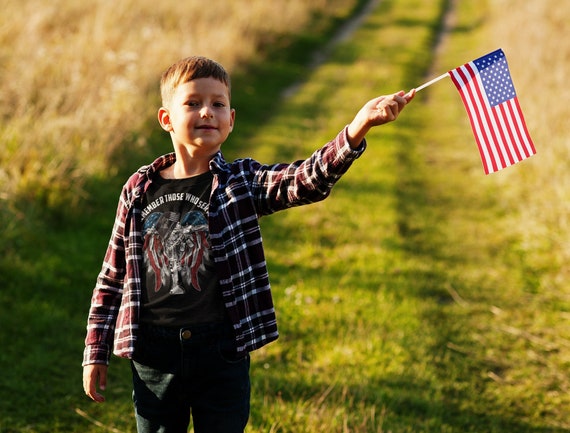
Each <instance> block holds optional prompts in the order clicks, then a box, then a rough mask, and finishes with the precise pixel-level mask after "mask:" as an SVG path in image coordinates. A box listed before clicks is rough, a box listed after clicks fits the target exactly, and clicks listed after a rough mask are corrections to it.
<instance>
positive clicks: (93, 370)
mask: <svg viewBox="0 0 570 433" xmlns="http://www.w3.org/2000/svg"><path fill="white" fill-rule="evenodd" d="M97 385H99V389H100V390H101V391H105V388H106V387H107V366H106V365H103V364H90V365H86V366H85V367H83V389H84V391H85V394H87V396H89V398H91V400H93V401H96V402H97V403H103V402H104V401H105V396H103V395H102V394H99V393H98V392H97Z"/></svg>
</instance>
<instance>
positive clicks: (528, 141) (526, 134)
mask: <svg viewBox="0 0 570 433" xmlns="http://www.w3.org/2000/svg"><path fill="white" fill-rule="evenodd" d="M513 102H514V104H515V108H516V110H517V114H518V119H519V120H520V124H521V126H522V129H523V132H524V134H523V137H524V140H523V142H524V143H526V144H527V145H528V151H529V155H528V156H531V155H534V154H535V153H536V149H535V148H534V143H533V142H532V139H531V138H530V134H529V132H528V129H527V127H526V122H525V120H524V116H523V114H522V110H521V106H520V104H519V99H518V98H514V101H513Z"/></svg>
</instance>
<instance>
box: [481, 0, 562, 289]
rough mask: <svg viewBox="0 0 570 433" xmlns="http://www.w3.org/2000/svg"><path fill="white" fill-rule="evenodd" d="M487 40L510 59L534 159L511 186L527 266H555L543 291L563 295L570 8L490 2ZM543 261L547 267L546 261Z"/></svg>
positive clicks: (551, 1)
mask: <svg viewBox="0 0 570 433" xmlns="http://www.w3.org/2000/svg"><path fill="white" fill-rule="evenodd" d="M490 7H491V10H492V22H491V26H490V29H491V34H490V36H491V40H492V41H493V42H496V43H497V44H498V45H500V46H501V47H502V48H503V49H504V50H505V53H506V55H507V59H508V61H509V64H510V65H511V69H513V70H516V76H514V77H513V79H514V81H515V87H516V89H517V93H518V94H519V99H520V100H521V105H522V108H523V111H524V114H525V118H526V120H527V124H528V127H529V130H530V133H531V136H532V137H533V139H534V141H535V145H536V148H537V155H536V156H534V157H533V158H531V159H530V160H529V161H528V162H525V163H524V164H525V166H524V167H521V168H520V169H521V172H522V171H524V173H525V178H524V183H522V184H519V185H512V182H511V181H512V179H513V176H514V173H512V172H510V171H509V170H505V172H504V173H505V175H504V176H501V177H502V178H503V179H504V181H505V183H507V184H511V185H509V188H506V190H507V191H511V192H512V197H511V200H512V203H511V205H512V206H513V207H516V208H518V209H520V213H521V216H522V218H521V222H520V225H519V230H520V231H521V233H522V236H523V239H524V245H523V247H524V249H525V251H526V253H527V254H529V262H530V263H532V266H534V267H536V269H539V270H540V269H553V270H554V272H551V273H550V275H552V277H551V279H549V280H547V281H545V282H544V284H545V287H544V288H545V289H558V291H559V292H562V291H564V292H566V294H565V296H566V299H567V300H568V299H570V298H568V296H570V292H568V280H569V279H570V267H569V266H568V265H567V264H568V263H569V262H570V171H569V170H568V163H569V160H570V123H569V122H568V119H570V104H569V103H568V101H570V86H569V85H568V82H567V79H568V67H569V66H570V41H569V40H568V38H567V37H566V30H567V23H568V20H569V19H570V3H569V2H559V1H555V0H544V1H540V2H538V1H523V2H521V1H517V0H493V1H492V2H490ZM545 261H546V262H545Z"/></svg>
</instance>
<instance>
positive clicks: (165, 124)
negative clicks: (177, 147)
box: [158, 107, 172, 132]
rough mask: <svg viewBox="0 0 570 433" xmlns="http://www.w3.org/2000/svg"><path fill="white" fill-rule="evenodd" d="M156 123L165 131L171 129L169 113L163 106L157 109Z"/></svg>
mask: <svg viewBox="0 0 570 433" xmlns="http://www.w3.org/2000/svg"><path fill="white" fill-rule="evenodd" d="M158 123H160V126H162V129H164V130H165V131H166V132H171V131H172V123H170V113H169V112H168V110H167V109H166V108H164V107H160V108H159V109H158Z"/></svg>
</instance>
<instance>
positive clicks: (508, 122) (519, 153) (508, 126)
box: [498, 104, 524, 162]
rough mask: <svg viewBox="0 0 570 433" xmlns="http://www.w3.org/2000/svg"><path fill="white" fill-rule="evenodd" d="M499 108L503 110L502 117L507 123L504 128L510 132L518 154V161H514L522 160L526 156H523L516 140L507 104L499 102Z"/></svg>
mask: <svg viewBox="0 0 570 433" xmlns="http://www.w3.org/2000/svg"><path fill="white" fill-rule="evenodd" d="M498 109H499V110H500V112H501V118H502V119H503V123H504V125H505V126H504V129H505V130H506V131H507V133H508V134H509V140H510V143H511V144H512V147H513V149H514V151H515V154H516V161H514V162H517V161H521V160H522V159H524V158H523V157H522V156H521V152H520V146H519V145H518V143H517V140H516V138H515V136H514V135H513V128H512V126H511V119H510V116H509V114H508V113H507V111H506V110H505V104H499V106H498Z"/></svg>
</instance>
